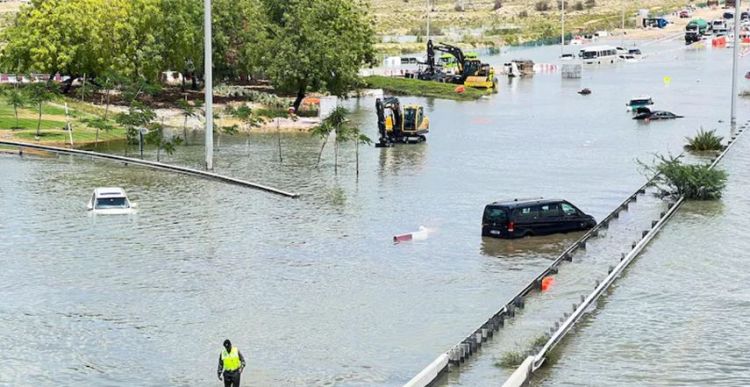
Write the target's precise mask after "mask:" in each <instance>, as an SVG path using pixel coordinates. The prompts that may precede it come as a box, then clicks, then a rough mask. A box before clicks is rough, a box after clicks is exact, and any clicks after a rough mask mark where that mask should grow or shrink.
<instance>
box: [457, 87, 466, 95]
mask: <svg viewBox="0 0 750 387" xmlns="http://www.w3.org/2000/svg"><path fill="white" fill-rule="evenodd" d="M464 91H466V88H465V87H464V85H458V86H456V93H458V94H463V93H464Z"/></svg>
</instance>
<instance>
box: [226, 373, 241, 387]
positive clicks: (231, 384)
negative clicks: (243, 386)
mask: <svg viewBox="0 0 750 387" xmlns="http://www.w3.org/2000/svg"><path fill="white" fill-rule="evenodd" d="M240 375H241V374H240V370H236V371H224V387H240Z"/></svg>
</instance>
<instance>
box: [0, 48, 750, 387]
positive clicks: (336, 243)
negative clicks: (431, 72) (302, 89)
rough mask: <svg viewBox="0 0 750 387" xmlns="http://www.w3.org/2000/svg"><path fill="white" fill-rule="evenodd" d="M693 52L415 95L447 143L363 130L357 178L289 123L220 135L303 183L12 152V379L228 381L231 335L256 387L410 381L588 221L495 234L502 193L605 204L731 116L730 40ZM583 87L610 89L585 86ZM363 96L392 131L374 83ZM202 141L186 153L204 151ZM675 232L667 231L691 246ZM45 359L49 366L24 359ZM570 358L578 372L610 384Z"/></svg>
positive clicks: (260, 165) (370, 117)
mask: <svg viewBox="0 0 750 387" xmlns="http://www.w3.org/2000/svg"><path fill="white" fill-rule="evenodd" d="M679 48H680V43H679V42H674V43H664V44H661V45H654V46H649V47H644V52H645V53H646V54H649V53H652V54H654V56H653V57H651V58H648V59H647V60H645V61H644V62H642V63H640V64H637V65H619V66H612V67H603V68H599V69H595V70H592V71H590V72H587V73H586V74H585V76H584V79H583V80H580V81H579V80H575V81H561V80H560V78H559V74H539V75H537V76H536V77H535V78H533V79H523V80H517V81H514V82H513V83H511V84H504V83H503V84H502V86H501V88H500V92H499V93H498V94H497V95H495V96H493V97H491V98H488V99H483V100H480V101H476V102H453V101H442V100H427V99H423V98H402V101H407V102H417V103H421V104H424V105H425V106H426V110H427V112H428V115H429V116H430V120H431V129H432V133H431V134H430V135H429V139H428V142H427V143H426V144H422V145H417V146H403V147H396V148H393V149H384V150H380V149H374V148H371V147H364V148H361V149H360V152H361V153H360V162H361V165H360V170H361V172H360V176H359V178H357V177H356V176H355V169H354V159H355V154H354V149H353V146H344V147H342V149H341V154H340V155H339V158H340V163H341V166H340V168H339V174H338V176H335V175H334V173H333V154H332V153H331V152H330V151H331V150H332V147H331V148H329V149H328V150H327V151H326V153H325V154H324V160H323V162H322V164H321V166H320V167H319V168H316V167H315V159H316V157H317V152H318V150H319V146H320V143H319V142H318V141H317V140H315V139H312V138H310V137H308V136H306V135H285V136H283V139H282V142H283V152H284V155H283V156H284V162H283V163H281V164H279V163H278V161H277V157H278V155H277V153H276V152H277V148H276V147H277V145H276V138H275V137H274V136H273V135H253V136H251V137H249V138H243V137H235V138H228V137H224V138H222V140H221V146H220V147H219V149H217V152H216V161H215V167H216V171H217V172H219V173H225V174H229V175H232V176H236V177H240V178H244V179H248V180H253V181H258V182H262V183H265V184H269V185H273V186H277V187H279V188H282V189H285V190H289V191H295V192H300V193H301V194H302V195H303V196H302V197H301V198H300V199H298V200H289V199H283V198H278V197H274V196H270V195H267V194H263V193H260V192H256V191H251V190H247V189H242V188H238V187H233V186H227V185H221V184H218V183H214V182H209V181H204V180H200V179H195V178H191V177H187V176H178V175H171V174H167V173H162V172H154V171H150V170H145V169H141V168H138V167H123V166H121V165H118V164H113V163H107V162H98V161H97V162H94V161H91V160H86V159H82V158H72V157H60V158H53V159H18V158H14V157H3V158H0V214H2V218H1V220H0V251H2V252H3V254H2V255H0V267H2V269H3V270H2V271H1V272H0V299H1V300H3V301H2V302H0V347H2V348H13V349H14V350H12V351H6V352H5V353H4V354H3V355H2V357H0V359H2V362H0V384H13V385H16V384H19V383H20V384H25V383H29V384H33V383H37V384H45V385H46V384H53V383H54V384H65V385H74V384H92V385H119V386H130V385H163V384H169V385H185V386H187V385H208V384H210V383H214V382H216V383H218V381H216V380H215V367H216V361H217V354H218V351H219V349H220V344H221V342H222V341H223V339H224V338H227V337H229V338H231V339H232V341H233V342H234V343H235V344H236V345H237V346H238V347H239V348H240V349H241V350H242V352H243V353H244V354H245V356H246V357H247V358H248V360H249V367H248V369H247V370H246V374H245V375H244V380H243V382H244V383H245V384H248V385H258V386H260V385H331V384H337V385H399V384H402V383H404V382H405V381H407V380H409V379H410V378H411V377H412V376H413V375H414V374H416V373H417V372H418V371H419V370H421V369H422V368H423V367H424V366H425V365H427V364H428V363H429V362H430V361H432V360H433V359H434V358H435V356H437V354H439V353H441V352H443V351H445V350H447V349H448V348H449V347H450V346H451V345H452V344H454V343H455V342H457V341H458V340H459V339H461V338H462V337H464V336H465V335H466V334H467V333H468V332H470V331H471V330H472V329H474V328H475V327H476V325H477V323H479V322H481V321H484V320H485V319H486V318H487V317H488V316H489V315H490V314H492V313H494V312H495V311H496V310H497V309H498V308H499V307H500V306H501V305H502V304H504V303H505V302H506V301H507V299H508V298H509V297H511V296H512V295H513V294H514V293H515V292H516V291H517V290H518V289H520V288H521V287H522V286H524V285H525V284H526V283H527V282H528V281H529V280H530V279H531V278H533V277H534V276H535V275H536V273H537V272H538V271H539V270H540V269H541V268H542V267H544V266H546V265H547V264H548V263H549V261H550V260H551V259H553V258H554V257H555V256H556V255H557V254H558V253H559V252H560V251H562V250H563V249H564V248H565V247H566V246H567V244H569V243H570V242H572V241H573V240H575V238H577V237H578V236H577V235H573V234H571V235H562V236H554V237H546V238H542V239H538V240H534V239H528V240H520V241H510V242H508V241H497V240H488V239H482V238H481V237H480V220H481V214H482V209H483V206H484V205H485V204H486V203H489V202H491V201H494V200H497V199H502V198H513V197H536V196H544V197H560V198H565V199H568V200H570V201H571V202H573V203H575V204H576V205H578V206H579V207H580V208H581V209H583V210H584V211H586V212H588V213H590V214H592V215H594V216H595V217H597V218H601V217H603V216H605V215H606V214H607V213H608V212H609V211H610V210H611V209H612V208H613V207H614V206H616V205H617V204H619V203H620V202H621V201H622V200H623V199H624V197H625V196H627V195H629V194H630V193H631V192H632V191H633V190H634V189H635V188H636V187H638V186H640V184H642V183H643V181H644V177H643V176H642V175H641V174H640V172H639V170H638V168H637V164H636V159H638V158H640V159H643V160H647V159H649V158H650V155H651V154H652V153H654V152H660V153H667V152H672V153H675V154H676V153H679V152H680V151H681V146H682V144H683V142H684V136H688V135H692V134H694V133H695V132H696V131H697V129H698V128H699V127H700V126H703V127H704V128H706V129H713V128H719V132H720V133H721V134H726V133H727V130H728V129H727V128H726V126H725V125H723V124H719V123H718V121H719V120H727V119H728V115H729V103H728V94H727V93H728V90H729V77H728V76H727V75H726V74H728V71H729V67H730V63H729V58H730V55H729V51H726V50H724V51H711V50H707V51H690V52H685V51H682V50H679ZM670 50H671V51H670ZM558 52H559V47H546V48H536V49H528V50H524V51H520V52H518V55H519V56H524V57H531V58H534V59H537V58H539V59H538V60H537V61H544V59H545V58H553V57H554V56H556V55H557V53H558ZM515 54H516V52H511V53H509V54H504V55H503V56H502V57H500V58H497V59H495V60H496V61H497V63H501V62H502V61H505V60H508V59H511V58H512V57H515ZM657 54H658V55H657ZM664 76H670V77H671V79H672V82H671V84H670V85H668V86H667V85H665V84H664V83H663V81H662V79H663V77H664ZM743 86H744V85H743ZM583 87H588V88H590V89H592V90H593V94H592V95H590V96H587V97H583V96H579V95H577V94H576V93H575V92H576V91H577V90H579V89H581V88H583ZM639 94H650V95H651V96H652V97H653V98H654V100H655V101H656V103H657V105H656V106H657V107H658V108H661V109H665V110H671V111H674V112H675V113H678V114H684V115H685V116H686V118H684V119H681V120H676V121H665V122H652V123H650V124H641V123H637V122H635V121H633V120H631V119H630V115H629V114H628V113H626V112H625V108H624V104H625V102H626V101H627V100H628V99H629V98H631V97H633V96H636V95H639ZM347 106H349V107H350V108H352V109H353V110H354V117H353V119H354V120H355V121H356V122H358V123H360V124H361V125H362V128H363V130H364V131H365V132H366V133H367V134H368V135H370V137H372V138H375V137H376V136H377V134H376V128H375V123H376V119H375V113H374V99H372V98H363V99H360V100H352V101H348V102H347ZM747 108H748V103H747V102H746V101H741V105H740V109H739V110H740V112H744V111H747ZM740 118H742V117H740ZM191 143H193V142H192V141H191ZM738 150H739V149H738ZM202 152H203V149H202V148H201V147H199V146H191V147H182V148H180V149H179V151H178V153H176V154H175V155H174V156H171V157H168V158H167V160H168V161H169V162H174V163H179V164H183V165H188V166H200V165H201V163H202V162H201V160H202V155H203V153H202ZM147 157H151V158H155V155H154V154H153V152H149V154H148V155H147ZM727 165H728V166H729V165H731V164H729V161H728V162H727ZM729 171H730V175H732V174H733V171H734V170H733V169H731V168H730V169H729ZM732 176H733V175H732ZM731 178H732V177H730V179H731ZM112 185H115V186H122V187H123V188H125V189H126V190H127V191H128V193H129V194H130V196H131V199H132V200H133V201H135V202H138V203H139V206H140V207H139V213H138V214H137V215H135V216H130V217H103V216H98V217H92V216H89V215H87V214H86V212H85V203H86V200H87V199H88V197H89V195H90V194H91V191H92V190H93V188H95V187H97V186H112ZM728 196H729V195H728ZM731 206H733V204H730V203H726V204H725V207H731ZM696 211H698V213H699V214H701V213H702V212H701V211H702V210H701V209H700V208H698V209H697V210H696ZM701 216H706V217H712V216H713V215H712V213H711V212H710V211H709V212H706V213H705V214H704V215H701ZM420 225H422V226H425V227H428V228H430V229H432V230H433V232H432V233H431V235H430V237H429V238H428V239H427V240H426V241H421V242H416V243H408V244H401V245H393V244H392V243H391V237H392V235H394V234H397V233H401V232H408V231H413V230H416V229H417V228H418V227H419V226H420ZM668 230H669V226H668ZM674 232H675V233H678V232H680V231H679V229H677V227H675V231H674ZM675 238H676V239H674V240H673V241H672V242H663V243H666V244H667V246H665V247H664V249H665V250H669V249H671V248H674V249H675V250H676V251H685V250H683V249H682V247H683V246H682V245H681V244H682V242H681V241H680V238H679V235H678V236H677V237H675ZM692 238H695V237H692ZM662 239H666V237H663V238H662ZM658 243H662V242H661V240H659V241H657V244H658ZM729 247H731V244H730V245H729V246H727V248H729ZM654 248H656V247H654ZM678 248H679V249H678ZM602 253H603V254H608V253H609V252H607V251H604V252H602ZM612 253H613V254H614V253H617V254H619V250H618V251H613V252H612ZM685 253H687V251H685ZM703 257H704V254H700V255H696V256H694V257H693V258H694V259H699V258H703ZM643 261H645V260H643ZM654 274H658V273H654ZM631 277H634V276H631ZM706 281H710V279H706ZM674 302H675V303H677V302H682V300H681V299H680V300H677V299H676V300H675V301H674ZM613 304H616V303H613ZM675 308H676V309H681V308H682V304H680V306H679V307H675ZM663 317H664V318H665V319H668V316H663ZM655 318H661V316H658V315H657V316H655ZM613 323H616V321H614V320H613ZM641 339H644V340H645V339H648V336H644V337H639V336H637V335H636V337H634V338H633V340H634V342H640V340H641ZM577 340H578V339H577V338H574V339H573V340H571V341H573V342H577ZM603 343H606V341H603ZM581 344H584V342H583V340H581ZM589 350H590V349H589ZM39 359H44V362H43V363H44V367H43V370H42V369H40V370H38V371H35V372H32V373H29V372H27V370H28V364H31V363H38V361H39ZM626 366H628V365H627V364H625V365H623V367H626ZM472 372H476V373H477V374H478V375H480V377H481V379H488V380H496V381H497V382H498V383H500V382H501V381H502V378H503V375H505V371H504V370H501V369H498V368H496V367H491V366H490V367H476V368H475V369H474V370H472ZM557 372H558V371H555V372H553V373H552V375H551V377H550V382H554V381H555V380H556V376H555V374H556V373H557ZM559 372H562V371H559ZM571 372H572V373H570V374H568V375H569V379H568V380H570V381H571V382H573V383H583V384H585V383H587V382H588V381H589V380H591V375H584V374H575V373H574V372H573V370H571ZM565 377H568V376H565ZM602 377H605V376H604V375H603V376H602ZM576 378H577V379H576ZM562 380H565V379H564V378H563V379H562ZM459 383H460V381H459Z"/></svg>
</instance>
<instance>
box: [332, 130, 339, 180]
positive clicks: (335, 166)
mask: <svg viewBox="0 0 750 387" xmlns="http://www.w3.org/2000/svg"><path fill="white" fill-rule="evenodd" d="M333 174H334V175H338V174H339V139H338V138H337V139H336V141H335V142H334V143H333Z"/></svg>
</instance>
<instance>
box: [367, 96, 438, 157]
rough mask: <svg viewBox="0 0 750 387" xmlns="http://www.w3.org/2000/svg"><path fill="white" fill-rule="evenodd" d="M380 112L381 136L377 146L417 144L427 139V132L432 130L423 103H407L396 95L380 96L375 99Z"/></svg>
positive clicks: (379, 130) (378, 112) (377, 109)
mask: <svg viewBox="0 0 750 387" xmlns="http://www.w3.org/2000/svg"><path fill="white" fill-rule="evenodd" d="M375 109H376V111H377V114H378V133H379V134H380V138H379V140H378V142H377V143H375V146H376V147H378V148H386V147H391V146H393V144H397V143H402V144H416V143H420V142H424V141H426V140H427V138H426V137H425V134H427V133H429V131H430V119H429V118H427V116H425V115H424V108H423V107H422V105H415V104H414V105H405V106H404V107H403V108H402V107H401V102H400V101H399V100H398V98H396V97H388V98H383V99H382V100H381V99H380V98H378V99H377V100H376V101H375Z"/></svg>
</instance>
